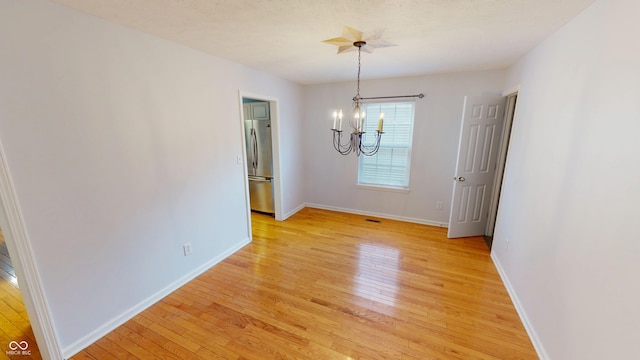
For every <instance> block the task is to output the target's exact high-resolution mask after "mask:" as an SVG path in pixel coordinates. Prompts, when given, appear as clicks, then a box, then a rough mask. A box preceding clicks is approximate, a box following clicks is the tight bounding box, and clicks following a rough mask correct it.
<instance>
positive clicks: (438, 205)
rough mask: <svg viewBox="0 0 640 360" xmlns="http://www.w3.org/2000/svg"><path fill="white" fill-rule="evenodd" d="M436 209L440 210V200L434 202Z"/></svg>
mask: <svg viewBox="0 0 640 360" xmlns="http://www.w3.org/2000/svg"><path fill="white" fill-rule="evenodd" d="M436 210H442V201H438V202H436Z"/></svg>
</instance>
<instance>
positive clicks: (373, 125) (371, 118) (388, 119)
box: [356, 101, 415, 193]
mask: <svg viewBox="0 0 640 360" xmlns="http://www.w3.org/2000/svg"><path fill="white" fill-rule="evenodd" d="M392 104H410V105H411V115H410V119H409V120H410V135H409V137H408V144H406V145H405V146H402V148H406V149H407V150H408V151H407V158H406V164H407V166H406V178H405V180H406V184H405V185H398V184H391V183H384V184H381V183H372V182H368V181H366V180H364V181H363V179H362V178H361V169H362V164H363V163H362V162H363V161H367V160H371V159H365V158H375V157H377V156H378V154H376V155H373V156H371V157H369V156H365V155H360V157H359V158H358V173H357V180H356V186H357V187H358V188H362V189H370V190H382V191H392V192H403V193H407V192H409V191H410V179H411V153H412V151H413V148H412V145H413V130H414V123H415V101H377V102H368V103H364V104H362V106H363V107H364V110H365V111H366V112H367V117H366V120H365V130H366V131H367V133H375V129H377V127H378V117H379V115H378V112H377V111H371V110H368V109H369V107H377V106H382V107H384V106H387V107H388V106H389V105H392ZM382 112H385V111H384V110H382ZM392 121H395V117H394V116H393V115H392V114H389V113H387V112H385V124H384V125H385V127H384V128H383V132H385V133H383V134H382V140H381V142H380V149H381V150H380V151H382V150H383V149H384V148H390V147H394V146H389V145H386V144H385V135H387V136H390V135H391V133H390V131H389V130H391V129H392V125H391V124H392ZM371 139H373V137H372V136H369V137H367V138H365V139H363V140H364V142H365V144H368V143H369V142H370V141H371ZM387 139H388V138H387ZM396 147H397V146H396Z"/></svg>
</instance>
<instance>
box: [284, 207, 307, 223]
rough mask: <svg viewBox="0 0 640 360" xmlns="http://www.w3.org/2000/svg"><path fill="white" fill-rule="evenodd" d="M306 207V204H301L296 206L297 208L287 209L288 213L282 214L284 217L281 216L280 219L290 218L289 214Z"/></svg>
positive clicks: (291, 214)
mask: <svg viewBox="0 0 640 360" xmlns="http://www.w3.org/2000/svg"><path fill="white" fill-rule="evenodd" d="M305 207H306V204H302V205H300V206H298V207H297V208H295V209H293V210H291V211H289V212H288V213H286V214H284V217H283V218H282V221H285V220H287V219H288V218H290V217H291V216H293V215H295V213H297V212H298V211H300V210H302V209H304V208H305Z"/></svg>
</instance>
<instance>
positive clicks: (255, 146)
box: [251, 129, 258, 169]
mask: <svg viewBox="0 0 640 360" xmlns="http://www.w3.org/2000/svg"><path fill="white" fill-rule="evenodd" d="M251 131H252V137H253V159H254V160H253V168H254V169H257V168H258V136H257V135H256V130H255V129H251Z"/></svg>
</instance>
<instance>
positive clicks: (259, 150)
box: [244, 112, 275, 214]
mask: <svg viewBox="0 0 640 360" xmlns="http://www.w3.org/2000/svg"><path fill="white" fill-rule="evenodd" d="M250 113H251V112H250ZM245 116H246V114H245ZM244 129H245V140H246V141H245V143H246V144H247V166H248V174H249V197H250V202H251V210H255V211H260V212H264V213H270V214H273V213H275V209H274V205H273V157H272V153H271V120H256V119H246V120H245V121H244Z"/></svg>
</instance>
